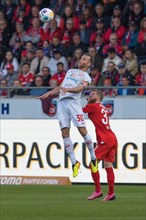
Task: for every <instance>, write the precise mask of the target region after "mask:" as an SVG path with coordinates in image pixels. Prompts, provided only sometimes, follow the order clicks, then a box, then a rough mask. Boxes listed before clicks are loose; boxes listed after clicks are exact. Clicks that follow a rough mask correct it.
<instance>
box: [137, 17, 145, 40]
mask: <svg viewBox="0 0 146 220" xmlns="http://www.w3.org/2000/svg"><path fill="white" fill-rule="evenodd" d="M144 35H146V17H145V18H143V20H142V21H141V22H140V31H139V34H138V43H143V42H144Z"/></svg>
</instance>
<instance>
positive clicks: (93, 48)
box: [88, 47, 96, 57]
mask: <svg viewBox="0 0 146 220" xmlns="http://www.w3.org/2000/svg"><path fill="white" fill-rule="evenodd" d="M88 53H89V54H90V55H91V56H92V57H95V55H96V49H95V47H89V49H88Z"/></svg>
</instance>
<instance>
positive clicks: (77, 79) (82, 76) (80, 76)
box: [59, 69, 91, 100]
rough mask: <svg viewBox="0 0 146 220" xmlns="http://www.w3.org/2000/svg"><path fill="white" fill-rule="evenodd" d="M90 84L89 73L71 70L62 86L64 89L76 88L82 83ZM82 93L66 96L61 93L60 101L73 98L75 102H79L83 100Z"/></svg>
mask: <svg viewBox="0 0 146 220" xmlns="http://www.w3.org/2000/svg"><path fill="white" fill-rule="evenodd" d="M86 82H87V83H88V84H90V83H91V78H90V76H89V74H88V73H87V72H84V71H82V70H79V69H70V70H68V71H67V73H66V76H65V78H64V80H63V82H62V84H61V86H62V87H64V88H75V87H77V86H79V85H80V84H81V83H83V84H84V83H85V84H86ZM81 94H82V92H79V93H71V92H67V93H66V94H63V93H62V92H60V95H59V99H60V100H61V99H63V98H73V99H75V100H79V99H80V98H81Z"/></svg>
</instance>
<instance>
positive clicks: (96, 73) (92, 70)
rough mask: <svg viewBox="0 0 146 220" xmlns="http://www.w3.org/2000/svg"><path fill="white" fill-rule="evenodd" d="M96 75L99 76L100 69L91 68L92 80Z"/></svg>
mask: <svg viewBox="0 0 146 220" xmlns="http://www.w3.org/2000/svg"><path fill="white" fill-rule="evenodd" d="M96 75H98V69H97V68H91V70H90V76H91V78H93V77H95V76H96Z"/></svg>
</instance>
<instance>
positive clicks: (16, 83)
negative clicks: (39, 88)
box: [13, 79, 21, 87]
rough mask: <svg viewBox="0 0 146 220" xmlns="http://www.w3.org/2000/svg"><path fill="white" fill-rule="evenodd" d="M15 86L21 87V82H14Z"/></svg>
mask: <svg viewBox="0 0 146 220" xmlns="http://www.w3.org/2000/svg"><path fill="white" fill-rule="evenodd" d="M13 86H14V87H21V82H20V81H19V80H17V79H16V80H14V82H13Z"/></svg>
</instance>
